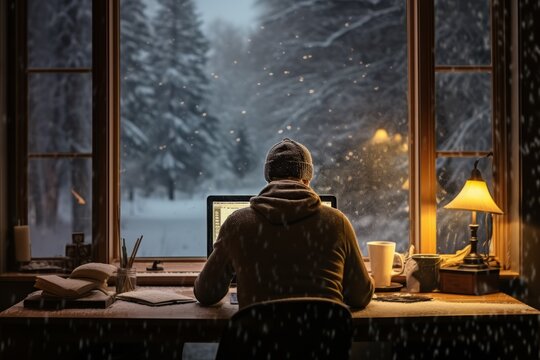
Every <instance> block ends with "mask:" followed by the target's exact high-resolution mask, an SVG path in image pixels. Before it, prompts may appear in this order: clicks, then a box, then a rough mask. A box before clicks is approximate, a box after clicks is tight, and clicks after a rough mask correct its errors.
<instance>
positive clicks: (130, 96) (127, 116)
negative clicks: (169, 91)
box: [120, 0, 155, 200]
mask: <svg viewBox="0 0 540 360" xmlns="http://www.w3.org/2000/svg"><path fill="white" fill-rule="evenodd" d="M150 30H151V29H150V19H149V17H148V15H147V13H145V5H144V3H143V2H142V1H141V0H129V1H123V2H122V6H121V8H120V33H121V38H120V78H121V91H120V94H121V116H122V121H121V138H120V141H121V144H122V151H121V154H122V158H121V181H122V183H121V184H122V187H123V188H124V189H122V190H123V192H126V193H127V194H128V198H129V199H131V200H132V199H133V196H134V192H135V188H142V187H144V180H145V177H144V173H145V169H144V167H145V161H146V159H145V158H146V156H147V154H148V149H149V148H150V139H149V138H148V134H149V132H150V130H151V129H152V128H153V126H154V123H155V122H154V114H153V112H152V111H153V104H154V103H155V97H154V89H153V88H152V86H151V85H152V80H151V77H150V76H149V74H152V73H153V71H152V64H151V63H150V62H149V54H150V52H151V42H152V38H151V33H150Z"/></svg>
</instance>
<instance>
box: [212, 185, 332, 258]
mask: <svg viewBox="0 0 540 360" xmlns="http://www.w3.org/2000/svg"><path fill="white" fill-rule="evenodd" d="M253 196H254V195H210V196H208V198H207V200H206V222H207V251H208V256H210V254H211V253H212V250H213V249H214V243H215V242H216V240H217V237H218V234H219V229H220V228H221V225H222V224H223V223H224V222H225V219H227V217H228V216H229V215H231V214H232V213H233V212H234V211H236V210H238V209H242V208H245V207H248V206H249V199H251V198H252V197H253ZM320 197H321V202H322V203H323V205H326V206H331V207H333V208H337V199H336V197H335V196H333V195H321V196H320Z"/></svg>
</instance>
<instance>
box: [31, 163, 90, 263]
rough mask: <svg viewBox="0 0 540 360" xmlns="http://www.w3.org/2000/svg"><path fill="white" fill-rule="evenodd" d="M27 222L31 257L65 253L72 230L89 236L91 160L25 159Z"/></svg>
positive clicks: (88, 240) (86, 236) (62, 254)
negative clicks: (26, 170)
mask: <svg viewBox="0 0 540 360" xmlns="http://www.w3.org/2000/svg"><path fill="white" fill-rule="evenodd" d="M28 224H29V225H30V238H31V242H32V256H33V257H52V256H65V245H66V244H70V243H71V233H73V232H84V234H85V239H86V240H85V242H87V243H89V242H90V241H91V240H90V239H92V160H90V159H30V160H29V161H28Z"/></svg>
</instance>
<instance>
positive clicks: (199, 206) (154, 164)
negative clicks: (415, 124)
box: [121, 0, 409, 256]
mask: <svg viewBox="0 0 540 360" xmlns="http://www.w3.org/2000/svg"><path fill="white" fill-rule="evenodd" d="M159 4H160V5H159V6H156V3H155V2H153V1H145V2H140V1H121V72H122V76H121V79H122V84H121V86H122V108H121V112H122V123H121V141H122V146H121V149H122V165H121V177H122V178H121V187H122V217H121V222H122V223H121V232H122V236H123V237H125V238H126V240H128V239H129V241H133V240H134V239H135V238H136V237H138V236H139V235H140V234H144V238H145V241H143V243H142V245H141V249H140V250H139V251H140V254H141V256H205V255H206V247H205V239H206V214H205V206H206V200H205V199H206V196H207V195H209V194H257V193H258V192H259V190H260V189H261V188H262V187H263V186H264V185H265V181H264V176H263V165H264V159H265V156H266V152H267V150H268V149H269V147H270V146H271V145H272V144H274V143H276V142H278V141H279V140H281V139H282V138H284V137H290V138H293V139H296V140H298V141H300V142H302V143H304V144H305V145H306V146H308V147H309V148H310V150H311V152H312V155H313V158H314V162H315V178H314V180H313V182H312V186H313V187H314V188H315V190H316V191H318V192H319V193H326V194H334V195H336V196H337V198H338V206H339V208H340V209H341V210H342V211H343V212H344V213H345V214H346V215H347V216H348V217H349V218H350V219H351V222H352V223H353V225H354V227H355V229H356V232H357V235H358V239H359V241H360V244H361V247H362V249H363V251H364V253H365V254H367V250H366V248H365V245H364V244H365V242H367V241H369V240H374V239H387V240H392V241H396V242H398V250H399V251H404V250H406V249H407V247H408V241H409V227H408V226H409V219H408V213H409V212H408V211H409V210H408V189H407V186H408V185H407V184H408V181H407V180H408V153H407V142H408V119H407V29H406V18H405V14H406V2H405V1H404V0H383V1H377V2H374V1H329V2H316V3H309V4H308V3H298V4H297V3H296V2H293V1H279V2H275V1H266V2H264V1H244V2H243V3H242V4H243V5H242V6H239V5H238V3H237V2H235V4H236V6H234V7H233V6H232V5H231V4H229V3H225V2H223V1H221V0H215V1H206V2H199V1H189V0H183V1H166V2H159ZM144 5H145V6H144ZM293 5H294V6H293ZM195 6H196V7H195ZM180 9H181V11H180ZM172 14H180V15H178V16H177V17H176V18H175V19H172V18H171V16H172ZM195 14H201V15H202V16H201V18H200V21H198V20H197V16H196V15H195ZM173 24H177V26H176V27H174V26H172V25H173ZM377 130H380V131H379V132H377ZM375 134H377V135H375Z"/></svg>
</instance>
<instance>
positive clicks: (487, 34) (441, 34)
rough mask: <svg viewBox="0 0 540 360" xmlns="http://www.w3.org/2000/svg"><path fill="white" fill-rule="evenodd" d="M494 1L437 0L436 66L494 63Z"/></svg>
mask: <svg viewBox="0 0 540 360" xmlns="http://www.w3.org/2000/svg"><path fill="white" fill-rule="evenodd" d="M489 3H490V0H436V1H435V59H436V60H435V63H436V64H437V65H489V64H491V30H490V16H491V14H490V5H489Z"/></svg>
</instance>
